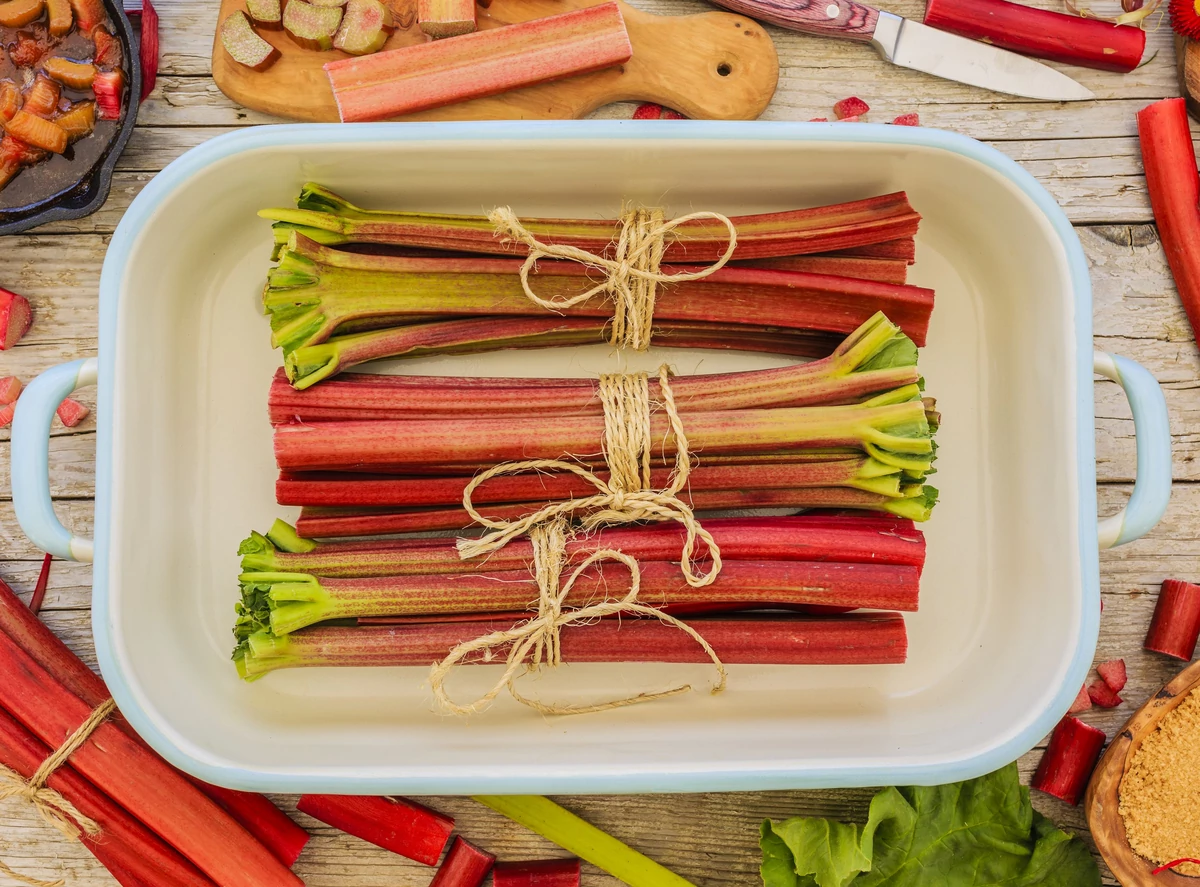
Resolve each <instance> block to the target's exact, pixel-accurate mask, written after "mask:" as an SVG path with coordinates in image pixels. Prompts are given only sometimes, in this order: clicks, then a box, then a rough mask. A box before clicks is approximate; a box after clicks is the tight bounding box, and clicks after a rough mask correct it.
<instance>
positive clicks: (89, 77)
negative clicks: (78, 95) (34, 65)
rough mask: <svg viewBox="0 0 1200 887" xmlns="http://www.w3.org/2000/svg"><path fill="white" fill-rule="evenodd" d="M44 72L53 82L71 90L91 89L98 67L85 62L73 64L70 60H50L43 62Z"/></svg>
mask: <svg viewBox="0 0 1200 887" xmlns="http://www.w3.org/2000/svg"><path fill="white" fill-rule="evenodd" d="M42 70H43V71H45V72H46V74H47V75H49V77H50V78H51V79H52V80H56V81H58V82H59V83H61V84H62V85H63V86H69V87H71V89H91V87H92V81H93V80H94V79H95V78H96V66H95V65H89V64H85V63H83V62H73V61H71V60H70V59H64V58H57V57H55V58H50V59H46V61H44V62H42Z"/></svg>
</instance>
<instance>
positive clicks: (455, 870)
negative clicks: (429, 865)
mask: <svg viewBox="0 0 1200 887" xmlns="http://www.w3.org/2000/svg"><path fill="white" fill-rule="evenodd" d="M495 864H496V857H494V856H492V854H490V853H487V852H486V851H484V850H480V849H479V848H478V847H476V846H475V845H474V844H472V843H471V842H470V841H468V840H466V839H464V838H455V839H454V843H453V844H451V845H450V852H449V853H447V854H446V858H445V859H444V860H443V861H442V864H441V866H440V867H439V868H438V870H437V874H436V875H434V876H433V880H432V881H430V882H429V887H479V885H480V884H482V883H483V879H484V878H486V877H487V876H488V872H490V871H491V870H492V866H493V865H495Z"/></svg>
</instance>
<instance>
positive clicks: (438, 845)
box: [289, 0, 454, 865]
mask: <svg viewBox="0 0 1200 887" xmlns="http://www.w3.org/2000/svg"><path fill="white" fill-rule="evenodd" d="M295 2H296V0H290V3H295ZM290 3H289V5H290ZM447 649H449V648H447ZM296 809H298V810H299V811H300V812H301V813H307V814H308V815H309V816H311V817H313V818H314V819H319V820H321V822H323V823H325V824H326V825H331V826H333V827H334V828H336V829H340V830H341V831H344V832H346V833H347V834H350V835H354V836H355V837H356V838H362V839H363V840H364V841H367V842H369V843H371V844H374V845H375V846H377V847H382V848H383V849H384V850H390V851H392V852H393V853H398V854H400V855H401V856H404V857H407V858H408V859H413V860H416V861H417V862H423V863H425V865H437V861H438V859H439V858H441V855H442V850H444V849H445V847H446V843H447V842H448V841H449V840H450V833H451V832H452V831H453V830H454V820H453V819H451V818H450V817H449V816H443V815H442V814H441V813H437V812H435V811H433V810H430V809H429V808H428V807H425V806H422V805H421V804H418V803H416V802H415V801H410V800H408V799H407V798H381V797H370V796H351V795H304V796H303V797H301V798H300V802H299V803H298V804H297V805H296Z"/></svg>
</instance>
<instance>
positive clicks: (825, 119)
mask: <svg viewBox="0 0 1200 887" xmlns="http://www.w3.org/2000/svg"><path fill="white" fill-rule="evenodd" d="M808 122H809V123H828V122H829V118H828V117H810V118H809V120H808Z"/></svg>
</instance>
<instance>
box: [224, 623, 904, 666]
mask: <svg viewBox="0 0 1200 887" xmlns="http://www.w3.org/2000/svg"><path fill="white" fill-rule="evenodd" d="M691 624H692V625H693V626H694V627H695V628H696V629H697V630H698V631H699V632H700V633H701V634H702V635H703V636H704V639H705V640H706V641H708V642H709V644H711V645H712V647H713V649H714V650H715V651H716V653H717V655H718V656H720V657H721V661H722V662H724V663H725V664H726V665H880V664H896V663H902V662H904V660H905V658H906V656H907V651H908V639H907V635H906V633H905V629H904V618H903V617H902V616H901V615H900V614H899V613H851V614H849V615H845V616H823V617H818V618H813V617H805V616H792V617H787V618H781V617H778V616H774V617H771V618H739V619H735V618H722V619H704V620H693V621H692V622H691ZM512 625H513V621H512V620H511V619H509V620H496V621H493V622H444V623H429V624H424V625H402V626H388V625H363V626H358V627H353V628H343V627H338V626H317V627H314V628H307V629H305V630H303V631H298V632H294V633H292V634H289V635H285V636H284V637H274V636H271V635H269V634H268V633H266V632H262V633H260V634H256V635H254V636H252V637H251V638H250V639H249V640H248V642H247V643H246V645H245V646H244V648H242V649H240V650H239V654H240V655H239V657H238V659H237V664H238V669H239V672H240V673H241V674H242V676H243V677H244V678H246V679H248V680H253V679H254V678H257V677H259V676H261V675H264V674H266V673H267V672H270V671H275V670H277V669H281V668H305V667H314V666H355V667H361V666H420V667H425V668H428V667H429V664H430V663H431V662H434V661H436V660H438V659H440V658H442V657H444V656H445V655H446V654H447V653H448V652H450V650H452V649H453V648H454V647H456V646H457V645H459V644H461V643H463V642H464V641H469V640H474V639H475V638H477V637H480V636H481V635H484V634H487V633H491V632H493V631H503V630H507V629H509V628H511V627H512ZM561 641H562V657H563V661H564V662H677V663H701V662H708V661H709V658H708V655H707V654H706V653H705V652H704V650H702V649H701V648H700V647H699V646H698V645H697V644H696V642H695V641H694V640H692V638H690V637H688V635H686V634H685V633H684V632H681V631H680V630H679V629H677V628H674V627H673V626H670V625H665V624H663V623H662V622H659V621H658V620H657V619H611V620H603V621H601V622H598V623H596V624H594V625H567V626H565V627H564V628H563V629H562V632H561ZM504 654H505V651H504V650H503V649H496V650H494V651H493V655H492V657H491V658H486V657H485V656H484V655H483V652H482V651H480V653H479V655H477V656H474V657H468V658H467V659H466V660H464V663H465V664H475V665H481V664H487V663H495V662H496V661H497V659H499V660H500V661H502V660H503V658H504Z"/></svg>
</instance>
